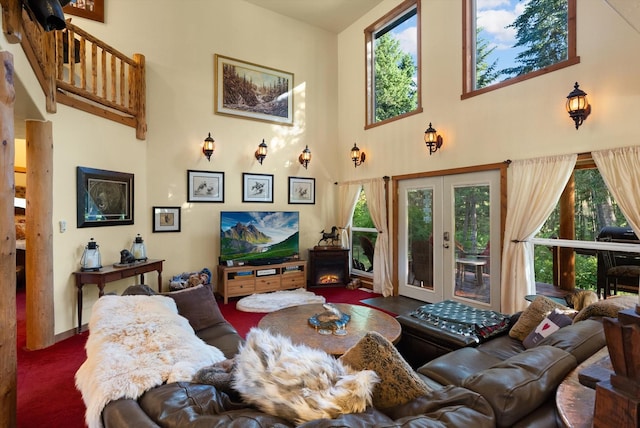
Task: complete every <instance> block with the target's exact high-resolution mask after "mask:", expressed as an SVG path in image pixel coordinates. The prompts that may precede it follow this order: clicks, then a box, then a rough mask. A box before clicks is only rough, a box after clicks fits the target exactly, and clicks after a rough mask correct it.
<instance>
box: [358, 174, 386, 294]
mask: <svg viewBox="0 0 640 428" xmlns="http://www.w3.org/2000/svg"><path fill="white" fill-rule="evenodd" d="M363 187H364V194H365V196H366V197H367V205H368V207H369V213H370V214H371V220H373V224H374V225H375V226H376V229H378V237H377V239H376V245H375V251H374V254H375V257H374V258H373V291H374V292H375V293H380V294H382V295H383V296H384V297H387V296H391V295H392V294H393V284H392V283H391V268H390V260H391V256H390V254H389V229H388V228H387V198H386V192H385V186H384V179H382V178H378V179H373V180H371V181H370V182H367V183H365V184H364V185H363Z"/></svg>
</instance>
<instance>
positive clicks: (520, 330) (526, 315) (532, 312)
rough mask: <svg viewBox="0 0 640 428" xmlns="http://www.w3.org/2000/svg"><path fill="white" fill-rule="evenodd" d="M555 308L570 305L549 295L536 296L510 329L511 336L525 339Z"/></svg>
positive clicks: (521, 339) (563, 307)
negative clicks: (560, 302) (557, 301)
mask: <svg viewBox="0 0 640 428" xmlns="http://www.w3.org/2000/svg"><path fill="white" fill-rule="evenodd" d="M555 308H560V309H564V310H569V308H568V307H566V306H563V305H561V304H559V303H556V302H555V301H553V300H551V299H549V298H548V297H545V296H538V297H536V299H535V300H534V301H533V302H532V303H531V304H530V305H529V307H528V308H527V309H525V310H524V311H523V312H522V314H521V315H520V318H518V321H517V322H516V323H515V325H514V326H513V327H512V328H511V330H510V331H509V336H511V337H513V338H514V339H518V340H520V341H523V340H524V339H525V338H526V337H527V336H528V335H529V333H531V332H532V331H533V330H534V329H535V328H536V327H537V326H538V324H540V322H542V320H543V319H544V317H546V316H547V314H548V313H549V312H551V311H552V310H554V309H555Z"/></svg>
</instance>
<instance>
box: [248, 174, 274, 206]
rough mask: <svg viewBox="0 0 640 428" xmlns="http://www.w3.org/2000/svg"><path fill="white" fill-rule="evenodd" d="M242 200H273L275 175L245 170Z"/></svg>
mask: <svg viewBox="0 0 640 428" xmlns="http://www.w3.org/2000/svg"><path fill="white" fill-rule="evenodd" d="M242 202H273V175H271V174H248V173H246V172H243V173H242Z"/></svg>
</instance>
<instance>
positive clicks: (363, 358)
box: [339, 331, 431, 409]
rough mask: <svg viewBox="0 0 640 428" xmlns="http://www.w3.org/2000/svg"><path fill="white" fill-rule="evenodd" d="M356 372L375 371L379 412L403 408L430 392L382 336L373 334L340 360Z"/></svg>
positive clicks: (363, 338)
mask: <svg viewBox="0 0 640 428" xmlns="http://www.w3.org/2000/svg"><path fill="white" fill-rule="evenodd" d="M339 360H340V361H342V363H344V364H346V365H348V366H350V367H351V368H352V369H354V370H373V371H374V372H376V373H377V374H378V376H379V377H380V383H378V384H377V385H376V386H374V388H373V394H372V403H373V406H374V407H376V408H378V409H386V408H388V407H391V406H396V405H398V404H404V403H406V402H408V401H411V400H412V399H414V398H416V397H419V396H421V395H424V394H426V393H427V392H429V391H430V390H431V389H430V388H429V387H427V385H425V383H424V382H423V381H422V379H420V377H418V375H417V374H416V372H414V371H413V369H412V368H411V366H410V365H409V363H407V362H406V361H405V360H404V358H402V356H401V355H400V353H399V352H398V350H397V349H396V348H395V346H393V343H391V342H389V341H388V340H387V339H386V338H385V337H384V336H382V335H381V334H380V333H378V332H375V331H371V332H368V333H366V334H365V335H364V336H363V337H362V339H360V340H359V341H358V343H356V344H355V345H354V346H352V347H351V348H350V349H348V350H347V352H345V353H344V354H343V355H342V356H341V357H340V358H339Z"/></svg>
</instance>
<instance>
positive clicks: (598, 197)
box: [534, 159, 630, 291]
mask: <svg viewBox="0 0 640 428" xmlns="http://www.w3.org/2000/svg"><path fill="white" fill-rule="evenodd" d="M563 200H565V201H566V202H565V203H564V205H565V206H567V205H568V206H571V200H573V212H571V213H567V215H563V214H562V213H561V206H562V205H563ZM611 226H613V227H622V228H630V226H629V224H628V223H627V220H626V218H625V217H624V215H623V214H622V212H621V210H620V208H619V207H618V204H617V203H616V201H615V199H614V198H613V196H612V195H611V193H610V192H609V189H607V186H606V184H605V183H604V180H603V179H602V176H601V175H600V172H599V171H598V169H597V168H596V167H595V164H594V163H593V161H592V160H591V159H589V160H583V161H579V162H578V164H577V165H576V167H575V170H574V173H573V180H570V181H569V183H568V184H567V187H566V188H565V191H564V194H563V196H562V199H561V201H560V202H559V203H558V206H556V208H555V209H554V210H553V212H552V213H551V215H550V216H549V218H548V219H547V221H546V222H545V223H544V225H543V226H542V228H541V229H540V231H539V232H538V234H537V235H536V238H561V239H573V240H578V241H596V240H597V238H598V235H599V233H600V231H601V230H602V228H604V227H611ZM567 235H570V236H567ZM596 256H597V253H596V250H589V249H580V248H575V258H574V263H573V265H571V266H557V267H556V266H554V262H553V259H554V257H553V251H552V249H551V248H549V247H546V246H543V245H536V246H535V255H534V260H535V262H534V265H535V278H536V281H538V282H543V283H547V284H554V282H555V281H554V271H556V270H557V269H559V270H560V271H561V272H567V271H568V270H573V273H572V274H575V286H576V287H578V288H582V289H591V290H594V291H595V289H596V284H597V282H598V278H597V264H598V261H597V257H596ZM556 285H557V284H556Z"/></svg>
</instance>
